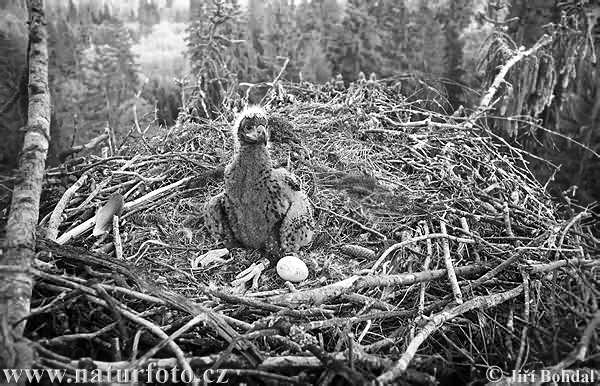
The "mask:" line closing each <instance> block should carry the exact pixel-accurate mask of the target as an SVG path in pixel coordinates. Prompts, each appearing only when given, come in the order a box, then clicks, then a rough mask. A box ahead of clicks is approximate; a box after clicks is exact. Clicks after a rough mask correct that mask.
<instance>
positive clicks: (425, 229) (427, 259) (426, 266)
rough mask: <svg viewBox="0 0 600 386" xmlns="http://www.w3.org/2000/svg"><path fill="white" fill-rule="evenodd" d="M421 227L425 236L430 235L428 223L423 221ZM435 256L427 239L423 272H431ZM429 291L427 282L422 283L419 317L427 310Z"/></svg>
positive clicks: (429, 240)
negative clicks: (426, 300)
mask: <svg viewBox="0 0 600 386" xmlns="http://www.w3.org/2000/svg"><path fill="white" fill-rule="evenodd" d="M421 226H422V227H423V232H424V233H425V236H428V235H429V226H427V221H422V222H421ZM432 256H433V244H432V243H431V239H427V256H426V257H425V261H424V262H423V272H427V271H429V265H430V264H431V257H432ZM426 289H427V282H423V283H421V289H420V291H419V315H423V310H424V309H425V291H426Z"/></svg>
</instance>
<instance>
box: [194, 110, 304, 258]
mask: <svg viewBox="0 0 600 386" xmlns="http://www.w3.org/2000/svg"><path fill="white" fill-rule="evenodd" d="M267 122H268V118H267V114H266V112H265V111H264V110H263V109H262V108H258V107H252V108H249V109H246V110H245V111H243V112H242V113H241V114H240V117H239V118H238V119H237V120H236V123H235V126H234V128H233V134H234V139H235V142H236V143H235V152H234V156H233V159H232V161H231V163H230V164H229V165H228V166H227V168H226V169H225V190H224V192H222V193H220V194H218V195H217V196H215V197H213V198H211V200H210V201H209V202H208V203H207V204H206V207H205V223H206V225H207V227H208V229H209V231H210V232H211V234H212V235H213V236H215V237H216V238H218V239H220V240H221V241H223V243H224V244H225V245H226V246H229V247H231V246H243V247H247V248H254V249H261V250H265V251H266V252H267V253H269V254H270V255H274V256H279V257H281V256H283V255H285V254H288V253H295V252H298V251H299V250H300V248H302V247H304V246H308V245H309V244H310V242H311V240H312V237H313V234H314V218H313V209H312V206H311V204H310V202H309V200H308V197H307V196H306V195H305V194H304V192H302V190H301V188H300V183H299V180H298V178H297V177H296V176H295V175H293V174H292V173H290V172H289V171H287V170H285V169H283V168H279V169H273V168H272V166H271V157H270V155H269V149H268V146H267V143H268V137H269V133H268V127H267V126H268V123H267ZM263 126H264V128H265V131H266V132H265V138H264V139H263V138H262V134H261V132H260V130H259V132H258V133H257V132H256V127H258V128H259V129H262V127H263ZM246 133H248V134H247V135H248V137H247V136H246Z"/></svg>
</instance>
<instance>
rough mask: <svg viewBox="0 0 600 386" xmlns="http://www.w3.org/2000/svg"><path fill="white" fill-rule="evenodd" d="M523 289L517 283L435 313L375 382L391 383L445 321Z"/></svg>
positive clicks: (517, 293)
mask: <svg viewBox="0 0 600 386" xmlns="http://www.w3.org/2000/svg"><path fill="white" fill-rule="evenodd" d="M522 291H523V285H522V284H521V285H519V286H517V287H515V288H513V289H511V290H509V291H506V292H501V293H498V294H492V295H488V296H478V297H476V298H473V299H471V300H468V301H466V302H464V303H463V304H459V305H457V306H456V307H454V308H451V309H447V310H444V311H442V312H440V313H439V314H436V315H435V316H433V317H432V318H431V321H430V322H429V323H427V324H426V325H425V326H424V327H423V328H422V329H421V331H419V333H418V334H417V335H416V336H415V338H414V339H413V340H412V341H411V342H410V343H409V344H408V347H407V348H406V351H405V352H404V354H402V357H400V359H398V361H396V362H395V363H394V365H393V366H392V368H391V369H389V370H387V371H386V372H384V373H383V374H381V375H380V376H379V377H377V382H378V383H379V384H390V383H393V382H394V381H395V380H396V379H398V377H400V376H401V375H402V374H403V373H404V372H405V371H406V369H407V368H408V365H409V364H410V362H411V360H412V359H413V358H414V356H415V354H416V353H417V350H418V349H419V347H421V344H423V342H425V340H426V339H427V338H428V337H429V336H430V335H431V334H433V333H434V332H435V331H437V330H438V329H439V328H440V327H441V326H442V325H443V324H444V323H445V322H447V321H449V320H452V319H453V318H455V317H457V316H459V315H462V314H464V313H466V312H468V311H471V310H474V309H485V308H490V307H495V306H497V305H498V304H501V303H503V302H505V301H507V300H509V299H513V298H515V297H517V296H519V295H520V294H521V292H522Z"/></svg>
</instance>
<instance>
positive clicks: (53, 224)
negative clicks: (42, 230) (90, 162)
mask: <svg viewBox="0 0 600 386" xmlns="http://www.w3.org/2000/svg"><path fill="white" fill-rule="evenodd" d="M87 179H88V174H87V173H84V174H83V175H82V176H81V177H79V179H78V180H77V181H76V182H75V183H74V184H73V185H71V186H70V187H69V188H68V189H67V190H66V191H65V193H64V194H63V195H62V197H61V198H60V200H59V201H58V204H56V207H55V208H54V210H53V211H52V215H50V220H49V221H48V227H47V228H46V237H47V238H48V239H50V240H52V241H55V240H56V237H57V236H58V227H59V226H60V224H61V223H62V215H63V212H64V211H65V208H66V207H67V205H68V204H69V201H71V197H73V195H74V194H75V192H77V191H78V190H79V188H81V186H82V185H83V184H84V183H85V182H86V181H87Z"/></svg>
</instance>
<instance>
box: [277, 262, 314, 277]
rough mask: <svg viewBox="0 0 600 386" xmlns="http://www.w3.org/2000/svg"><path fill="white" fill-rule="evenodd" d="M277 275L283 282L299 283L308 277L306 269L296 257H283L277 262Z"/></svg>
mask: <svg viewBox="0 0 600 386" xmlns="http://www.w3.org/2000/svg"><path fill="white" fill-rule="evenodd" d="M277 274H279V276H280V277H281V278H282V279H283V280H288V281H293V282H300V281H302V280H304V279H306V278H307V277H308V267H307V266H306V264H304V262H303V261H302V260H300V259H299V258H297V257H296V256H284V257H282V258H281V259H280V260H279V261H278V262H277Z"/></svg>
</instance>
